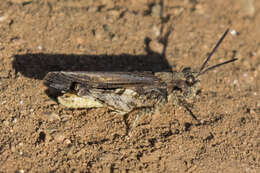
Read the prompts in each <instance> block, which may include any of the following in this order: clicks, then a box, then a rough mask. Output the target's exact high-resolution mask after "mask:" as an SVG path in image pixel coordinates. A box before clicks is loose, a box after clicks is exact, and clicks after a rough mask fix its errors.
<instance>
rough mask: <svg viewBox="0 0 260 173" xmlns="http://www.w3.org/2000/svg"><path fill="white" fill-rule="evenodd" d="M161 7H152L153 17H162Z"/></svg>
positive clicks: (157, 5) (158, 5)
mask: <svg viewBox="0 0 260 173" xmlns="http://www.w3.org/2000/svg"><path fill="white" fill-rule="evenodd" d="M161 8H162V7H161V5H160V4H156V5H154V6H153V7H152V16H154V17H161V16H162V14H161V11H162V10H161Z"/></svg>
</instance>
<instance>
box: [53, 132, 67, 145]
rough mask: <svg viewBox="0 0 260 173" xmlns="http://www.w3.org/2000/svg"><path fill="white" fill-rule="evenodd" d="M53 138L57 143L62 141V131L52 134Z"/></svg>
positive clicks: (63, 137)
mask: <svg viewBox="0 0 260 173" xmlns="http://www.w3.org/2000/svg"><path fill="white" fill-rule="evenodd" d="M54 139H55V141H56V142H58V143H62V142H63V141H64V139H65V135H64V134H63V133H57V134H56V135H55V136H54Z"/></svg>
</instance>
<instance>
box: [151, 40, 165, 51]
mask: <svg viewBox="0 0 260 173" xmlns="http://www.w3.org/2000/svg"><path fill="white" fill-rule="evenodd" d="M149 47H150V48H151V50H152V51H154V52H156V53H159V54H162V53H163V48H164V45H163V44H162V43H159V42H158V41H154V40H153V41H151V42H150V43H149Z"/></svg>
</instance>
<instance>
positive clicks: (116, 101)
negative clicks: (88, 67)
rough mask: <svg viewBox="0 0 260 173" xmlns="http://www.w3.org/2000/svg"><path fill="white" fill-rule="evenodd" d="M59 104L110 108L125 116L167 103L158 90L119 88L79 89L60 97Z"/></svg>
mask: <svg viewBox="0 0 260 173" xmlns="http://www.w3.org/2000/svg"><path fill="white" fill-rule="evenodd" d="M58 102H59V103H60V104H62V105H64V106H66V107H69V108H99V107H108V108H109V109H111V110H114V111H116V112H118V113H121V114H125V113H128V112H131V111H133V110H134V109H137V108H140V107H154V106H156V105H158V104H161V103H165V102H167V95H166V93H165V92H163V91H161V90H159V89H156V88H152V87H149V88H142V90H136V89H134V88H132V89H125V88H119V89H114V90H106V89H87V88H81V89H79V91H78V93H77V94H64V95H63V96H60V97H58Z"/></svg>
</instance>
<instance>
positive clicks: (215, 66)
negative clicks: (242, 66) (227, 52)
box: [197, 58, 237, 77]
mask: <svg viewBox="0 0 260 173" xmlns="http://www.w3.org/2000/svg"><path fill="white" fill-rule="evenodd" d="M236 60H237V58H233V59H230V60H228V61H225V62H222V63H220V64H216V65H213V66H211V67H209V68H207V69H206V70H204V71H203V72H200V73H199V74H198V75H197V77H198V76H199V75H203V74H205V73H207V72H208V71H210V70H213V69H214V68H217V67H219V66H222V65H225V64H228V63H231V62H234V61H236Z"/></svg>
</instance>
